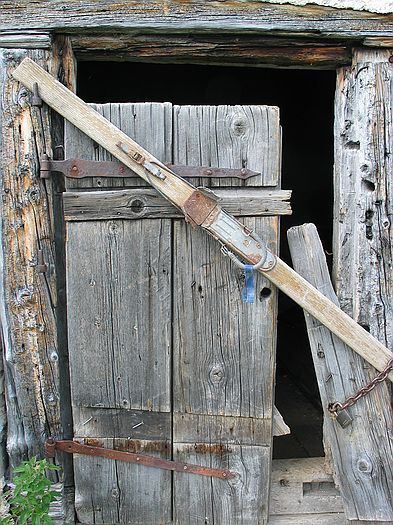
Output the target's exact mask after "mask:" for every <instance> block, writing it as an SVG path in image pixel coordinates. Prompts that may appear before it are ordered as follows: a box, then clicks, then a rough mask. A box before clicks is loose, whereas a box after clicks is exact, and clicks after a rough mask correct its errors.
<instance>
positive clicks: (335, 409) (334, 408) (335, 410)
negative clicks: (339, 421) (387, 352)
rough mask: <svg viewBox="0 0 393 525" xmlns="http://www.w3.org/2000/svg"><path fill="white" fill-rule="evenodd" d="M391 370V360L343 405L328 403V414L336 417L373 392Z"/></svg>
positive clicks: (392, 363)
mask: <svg viewBox="0 0 393 525" xmlns="http://www.w3.org/2000/svg"><path fill="white" fill-rule="evenodd" d="M392 370H393V358H392V359H390V361H389V362H388V364H387V365H386V367H385V368H384V369H383V370H382V372H380V373H379V374H378V375H377V376H375V377H374V379H373V380H372V381H370V382H369V383H367V384H366V385H364V386H363V387H362V388H360V389H359V390H358V391H357V392H356V393H355V394H353V395H352V396H349V397H348V398H347V399H346V400H345V401H344V402H343V403H339V402H337V401H336V402H334V403H329V405H328V410H329V412H330V413H331V414H333V415H335V416H336V417H337V415H338V414H339V413H340V412H341V411H342V410H345V409H346V408H348V407H350V406H352V405H354V404H355V403H356V401H358V400H359V399H361V398H362V397H364V396H366V395H367V394H368V393H369V392H371V391H372V390H374V388H375V387H376V386H377V385H378V384H379V383H383V382H384V381H385V380H386V378H387V377H388V375H389V373H390V372H391V371H392Z"/></svg>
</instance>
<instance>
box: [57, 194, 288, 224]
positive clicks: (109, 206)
mask: <svg viewBox="0 0 393 525" xmlns="http://www.w3.org/2000/svg"><path fill="white" fill-rule="evenodd" d="M215 193H216V194H217V195H218V196H219V197H220V201H221V203H222V205H223V206H224V208H225V209H226V210H227V211H229V212H230V213H232V214H233V215H235V216H237V217H245V216H262V215H290V213H291V206H290V203H289V198H290V194H291V192H290V191H288V190H269V189H266V190H260V189H259V188H258V190H257V191H255V190H252V189H244V190H243V189H241V190H236V189H235V190H234V189H228V190H225V189H224V190H222V189H216V190H215ZM63 199H64V212H65V219H66V220H67V221H78V220H79V221H89V220H90V221H96V220H104V219H141V218H142V217H144V218H148V217H150V218H164V217H171V218H179V217H181V218H182V217H183V213H182V212H181V211H180V210H178V209H177V208H175V207H174V206H172V205H171V204H170V203H169V202H168V201H167V200H166V199H165V198H164V197H162V196H161V195H160V194H159V193H157V191H155V190H153V189H150V188H147V189H144V188H132V189H131V188H130V189H126V190H115V191H89V192H80V191H78V192H70V191H67V192H66V193H64V197H63Z"/></svg>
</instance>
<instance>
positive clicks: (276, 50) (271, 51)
mask: <svg viewBox="0 0 393 525" xmlns="http://www.w3.org/2000/svg"><path fill="white" fill-rule="evenodd" d="M71 39H72V45H73V49H74V51H75V53H76V56H77V58H78V59H79V60H122V61H124V60H129V61H130V60H131V61H132V60H133V61H136V60H137V61H148V62H161V63H162V62H171V63H174V62H175V63H188V64H189V63H190V62H192V63H193V64H196V63H197V64H210V65H211V64H214V63H215V64H219V65H223V64H227V65H254V66H259V67H298V68H313V69H335V68H337V67H339V66H340V65H348V64H350V63H351V60H352V52H351V46H350V45H348V42H346V43H345V44H341V43H339V45H337V44H335V45H332V43H330V45H327V44H324V43H323V42H318V41H314V42H313V41H307V40H305V39H303V40H302V39H297V40H296V39H293V38H292V39H289V40H288V39H287V40H286V39H284V38H274V37H266V36H265V37H263V36H259V35H227V34H218V35H216V34H214V35H209V34H207V35H205V34H202V35H199V34H195V35H190V34H187V35H182V34H178V35H177V34H166V35H152V34H142V35H139V34H137V35H134V34H127V33H126V34H124V33H120V34H119V33H111V34H105V33H104V34H103V33H97V34H92V35H91V34H89V35H85V34H77V35H72V37H71Z"/></svg>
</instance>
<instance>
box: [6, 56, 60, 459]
mask: <svg viewBox="0 0 393 525" xmlns="http://www.w3.org/2000/svg"><path fill="white" fill-rule="evenodd" d="M25 56H30V57H32V58H33V59H34V60H35V61H36V62H37V63H39V64H41V65H42V66H43V67H44V68H48V67H50V59H51V57H50V53H48V52H47V51H44V50H42V51H28V52H25V51H14V50H12V51H11V50H1V51H0V75H1V79H0V86H1V100H2V113H1V115H0V119H1V124H0V125H1V133H0V137H1V138H0V150H1V170H0V172H1V194H2V195H3V198H2V199H1V204H0V206H1V213H0V216H1V243H0V246H1V248H0V250H1V255H0V259H1V262H0V264H1V269H2V271H1V282H0V293H1V301H0V302H1V309H0V310H1V325H2V335H3V343H4V352H5V354H4V359H5V375H6V398H7V420H8V429H7V449H8V454H9V456H10V461H11V465H13V466H15V465H16V464H18V463H19V462H20V461H21V460H22V459H27V457H28V456H31V455H34V454H37V455H40V456H42V455H43V441H44V439H45V436H47V435H49V434H50V435H58V434H60V433H61V425H60V406H59V370H58V360H59V356H58V342H57V327H56V319H55V311H56V306H57V292H56V269H55V246H54V231H53V216H52V209H53V199H52V198H53V194H52V183H51V181H43V180H40V178H39V173H38V167H39V162H38V158H39V156H40V155H42V154H43V153H44V152H49V153H50V152H51V137H50V124H49V112H48V109H47V108H43V109H42V113H41V115H42V118H41V116H40V114H39V110H38V109H37V108H31V107H30V106H29V104H28V95H27V93H26V90H25V88H23V87H21V86H20V85H19V84H18V83H17V82H15V81H14V80H13V78H12V76H11V74H10V72H11V70H12V69H14V67H15V66H16V64H17V63H19V61H20V60H21V59H22V58H23V57H25ZM39 248H41V249H42V250H43V252H44V257H45V260H46V262H47V264H48V272H47V273H46V274H39V273H38V272H37V270H36V264H37V250H38V249H39Z"/></svg>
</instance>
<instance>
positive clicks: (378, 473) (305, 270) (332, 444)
mask: <svg viewBox="0 0 393 525" xmlns="http://www.w3.org/2000/svg"><path fill="white" fill-rule="evenodd" d="M288 242H289V246H290V250H291V255H292V260H293V264H294V267H295V269H296V270H297V271H298V272H299V273H300V274H301V275H302V276H303V277H305V278H306V279H307V280H308V281H309V282H310V283H311V284H313V285H314V286H315V287H316V288H317V289H318V290H320V291H321V292H322V293H323V294H324V295H326V296H327V297H329V299H330V300H331V301H333V302H335V303H336V304H338V300H337V296H336V295H335V293H334V290H333V286H332V284H331V281H330V276H329V271H328V268H327V263H326V258H325V253H324V250H323V247H322V244H321V242H320V239H319V237H318V232H317V230H316V228H315V226H314V225H313V224H305V225H303V226H298V227H296V228H291V229H290V230H289V231H288ZM305 318H306V324H307V330H308V335H309V339H310V347H311V353H312V357H313V361H314V367H315V372H316V376H317V380H318V386H319V391H320V394H321V401H322V407H323V410H324V415H325V422H324V436H325V440H326V444H327V445H328V446H329V448H330V451H331V455H332V459H333V465H334V470H335V479H336V481H337V483H338V485H339V486H340V490H341V495H342V498H343V502H344V508H345V514H346V517H347V519H349V520H359V519H361V520H370V521H373V520H384V521H389V520H393V507H392V500H393V455H392V452H391V446H390V444H391V439H390V436H389V434H388V433H387V432H386V429H387V428H391V427H393V413H392V410H391V407H390V388H389V386H388V385H387V384H386V383H384V384H382V385H379V386H378V387H377V389H376V390H374V391H373V392H371V393H370V394H368V396H367V397H364V398H362V399H360V400H359V401H358V402H357V403H356V404H355V405H354V406H353V407H351V408H349V409H348V411H349V413H350V416H351V417H352V419H353V421H352V423H351V424H350V426H348V427H346V428H342V427H341V426H340V425H339V424H338V422H337V421H336V420H334V419H333V418H332V416H331V414H330V413H329V411H328V410H327V407H328V404H329V403H332V402H335V401H339V402H343V401H344V400H345V399H346V398H347V397H349V396H351V395H353V394H354V393H355V392H356V391H357V390H359V389H360V388H361V387H362V386H364V385H365V384H366V383H367V382H368V381H369V376H370V374H369V372H368V371H367V370H365V369H364V361H363V360H362V359H361V358H359V356H357V355H356V354H354V352H352V350H351V349H349V348H348V347H347V346H346V345H344V344H343V343H342V341H340V340H339V339H338V338H336V337H335V336H334V335H332V334H331V333H330V332H329V330H327V329H326V328H325V327H324V326H323V325H321V324H320V323H319V322H318V321H317V320H316V319H314V318H313V317H312V316H311V315H309V314H307V313H306V312H305ZM374 374H375V371H374Z"/></svg>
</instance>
